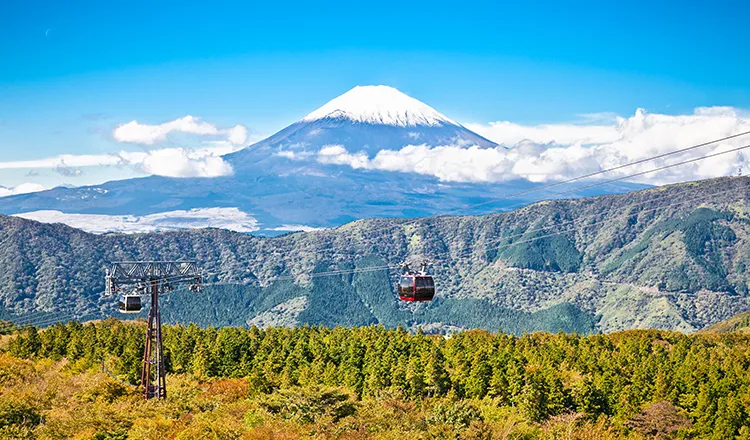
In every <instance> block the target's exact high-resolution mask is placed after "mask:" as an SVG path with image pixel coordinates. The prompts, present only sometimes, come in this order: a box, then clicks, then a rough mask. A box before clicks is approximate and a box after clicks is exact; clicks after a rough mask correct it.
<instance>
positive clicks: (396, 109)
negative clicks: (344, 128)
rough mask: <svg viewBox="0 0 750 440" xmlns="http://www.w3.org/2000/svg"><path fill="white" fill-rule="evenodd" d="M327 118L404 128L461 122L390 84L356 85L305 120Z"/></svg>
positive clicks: (304, 119)
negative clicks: (389, 85)
mask: <svg viewBox="0 0 750 440" xmlns="http://www.w3.org/2000/svg"><path fill="white" fill-rule="evenodd" d="M326 117H331V118H342V117H343V118H347V119H350V120H352V121H355V122H364V123H369V124H384V125H397V126H401V127H407V126H415V125H428V126H441V125H446V124H451V125H458V124H457V123H456V122H454V121H452V120H450V119H448V117H446V116H445V115H443V114H441V113H440V112H438V111H437V110H435V109H434V108H432V107H430V106H429V105H427V104H425V103H423V102H421V101H418V100H416V99H414V98H412V97H411V96H408V95H405V94H404V93H401V92H399V91H398V90H396V89H394V88H393V87H388V86H357V87H355V88H353V89H351V90H349V91H348V92H346V93H344V94H343V95H341V96H339V97H338V98H335V99H333V100H331V101H329V102H328V103H327V104H325V105H324V106H323V107H320V108H319V109H317V110H315V111H314V112H312V113H310V114H309V115H307V116H305V117H304V118H303V119H302V120H303V121H315V120H318V119H323V118H326Z"/></svg>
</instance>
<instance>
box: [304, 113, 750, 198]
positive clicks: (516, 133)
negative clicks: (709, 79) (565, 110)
mask: <svg viewBox="0 0 750 440" xmlns="http://www.w3.org/2000/svg"><path fill="white" fill-rule="evenodd" d="M600 119H601V118H600ZM467 126H468V127H470V128H473V129H475V130H476V131H478V132H480V134H483V135H485V136H487V137H488V138H489V139H491V140H493V141H495V142H498V143H501V144H511V143H513V147H511V148H508V149H506V148H504V147H498V148H480V147H478V146H463V145H443V146H426V145H410V146H406V147H404V148H402V149H400V150H381V151H379V152H378V153H377V154H376V155H375V157H374V158H369V157H368V156H367V154H365V153H363V152H359V153H353V152H350V151H348V150H347V149H346V148H345V147H344V146H342V145H329V146H325V147H323V148H322V149H321V150H320V151H319V152H318V155H317V158H316V159H317V161H318V162H320V163H325V164H337V165H346V166H350V167H352V168H355V169H376V170H385V171H401V172H410V173H418V174H426V175H432V176H435V177H437V178H438V179H440V180H442V181H456V182H501V181H508V180H513V179H519V178H520V179H528V180H531V181H535V182H546V181H551V180H562V179H566V178H571V177H575V176H579V175H582V174H588V173H591V172H596V171H600V170H603V169H607V168H612V167H615V166H618V165H623V164H626V163H629V162H633V161H636V160H639V159H645V158H648V157H651V156H655V155H659V154H663V153H667V152H671V151H675V150H678V149H682V148H685V147H688V146H692V145H695V144H698V143H701V142H707V141H710V140H713V139H718V138H722V137H726V136H729V135H732V134H737V133H741V132H745V131H750V117H749V116H748V114H747V113H746V112H743V111H741V110H738V109H734V108H730V107H710V108H697V109H696V110H695V111H694V113H693V114H690V115H677V116H674V115H663V114H651V113H647V112H646V111H644V110H642V109H639V110H638V111H636V113H635V114H634V115H633V116H632V117H629V118H617V119H616V120H614V122H612V123H611V125H575V124H561V125H540V126H520V125H517V124H512V123H510V122H495V123H491V124H489V125H486V126H477V125H476V124H474V125H472V124H467ZM748 144H750V136H744V137H740V138H736V139H732V140H729V141H725V142H722V143H720V144H713V145H710V146H706V147H703V148H700V149H696V150H693V151H691V152H688V153H683V154H680V155H674V156H670V157H667V158H664V159H660V160H657V161H650V162H647V163H644V164H641V165H638V166H635V167H628V168H625V169H622V170H620V171H617V172H615V173H612V174H610V175H607V176H605V177H606V178H612V177H622V176H625V175H629V174H633V173H636V172H640V171H646V170H650V169H652V168H655V167H658V166H662V165H666V164H671V163H675V162H681V161H684V160H687V159H690V158H695V157H700V156H704V155H707V154H711V153H715V152H719V151H726V150H727V149H730V148H734V147H737V146H740V145H748ZM746 157H750V155H743V154H742V153H741V152H736V153H729V154H726V155H722V156H718V157H716V158H712V159H707V160H703V161H699V162H695V163H692V164H689V165H683V166H679V167H675V168H671V169H669V170H666V171H662V172H659V173H654V174H648V175H645V176H642V177H640V178H638V179H636V180H637V181H640V182H644V183H653V184H661V183H669V182H678V181H685V180H695V179H704V178H710V177H717V176H722V175H728V174H733V173H735V172H736V171H737V170H738V169H739V168H745V169H747V168H748V167H749V166H750V161H748V159H747V158H746Z"/></svg>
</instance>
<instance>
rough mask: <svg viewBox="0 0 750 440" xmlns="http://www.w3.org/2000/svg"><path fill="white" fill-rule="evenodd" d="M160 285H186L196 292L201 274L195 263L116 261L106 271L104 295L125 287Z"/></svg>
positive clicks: (201, 278) (201, 281)
mask: <svg viewBox="0 0 750 440" xmlns="http://www.w3.org/2000/svg"><path fill="white" fill-rule="evenodd" d="M152 283H159V284H162V285H163V286H164V287H165V289H163V290H170V289H169V288H167V287H168V286H174V285H177V284H188V285H189V288H190V289H191V290H197V289H199V288H200V287H201V285H202V284H203V274H202V272H201V270H200V269H199V268H198V263H197V262H196V261H117V262H113V263H112V265H111V267H110V268H109V269H108V270H107V276H106V289H105V290H106V292H105V293H106V294H107V295H114V294H116V293H118V292H120V291H121V290H122V289H123V288H124V287H126V286H132V285H148V284H152Z"/></svg>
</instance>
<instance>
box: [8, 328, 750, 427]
mask: <svg viewBox="0 0 750 440" xmlns="http://www.w3.org/2000/svg"><path fill="white" fill-rule="evenodd" d="M144 330H145V326H144V325H143V323H142V322H121V321H116V320H113V319H110V320H106V321H102V322H97V323H88V324H81V323H75V322H71V323H68V324H56V325H54V326H52V327H49V328H47V329H43V330H38V329H35V328H28V329H23V330H22V331H20V332H18V333H15V334H13V335H6V336H3V339H2V344H0V347H2V352H1V353H0V391H1V393H0V438H22V439H34V438H39V439H57V438H60V439H62V438H78V439H141V438H153V439H157V438H158V439H166V438H176V439H187V438H201V439H203V438H205V439H297V438H321V439H391V438H398V439H622V438H628V439H641V438H660V439H670V438H680V439H683V438H684V439H688V438H690V439H693V438H694V439H703V438H705V439H750V371H749V370H750V368H748V367H750V350H749V349H748V348H749V343H750V336H748V335H743V334H695V335H684V334H681V333H675V332H665V331H654V330H637V331H625V332H618V333H613V334H607V335H598V334H595V335H576V334H563V333H558V334H550V333H543V332H539V333H533V334H524V335H521V336H514V335H510V334H503V333H490V332H487V331H483V330H474V331H467V332H463V333H459V334H456V335H454V336H452V337H449V338H446V337H443V336H435V335H425V334H423V333H422V332H416V333H410V332H407V331H406V330H404V329H402V328H397V329H387V328H384V327H383V326H376V325H371V326H366V327H359V328H346V327H336V328H328V327H322V326H304V327H298V328H295V329H289V328H268V329H265V330H260V329H258V328H255V327H251V328H250V329H243V328H234V327H225V328H221V329H215V328H200V327H198V326H196V325H190V326H187V327H185V326H165V327H164V349H165V356H166V364H167V365H166V366H167V370H168V376H167V387H168V395H167V399H165V400H162V401H157V400H151V401H148V402H144V400H143V397H142V396H141V395H140V394H139V393H138V391H137V388H136V387H135V386H133V385H132V384H135V383H137V381H138V379H139V374H140V367H141V362H142V358H141V356H142V352H143V339H144Z"/></svg>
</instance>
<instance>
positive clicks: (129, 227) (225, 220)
mask: <svg viewBox="0 0 750 440" xmlns="http://www.w3.org/2000/svg"><path fill="white" fill-rule="evenodd" d="M15 216H16V217H22V218H25V219H28V220H36V221H38V222H42V223H64V224H66V225H68V226H71V227H74V228H78V229H82V230H84V231H87V232H91V233H94V234H104V233H108V232H117V233H123V234H135V233H145V232H155V231H172V230H180V229H193V228H221V229H228V230H231V231H237V232H254V231H257V230H258V229H259V227H258V225H259V223H258V221H257V220H256V219H255V218H254V217H252V216H251V215H249V214H247V213H245V212H242V211H240V210H239V209H237V208H195V209H191V210H187V211H186V210H177V211H166V212H159V213H155V214H149V215H143V216H136V215H106V214H68V213H64V212H60V211H54V210H43V211H33V212H25V213H22V214H15Z"/></svg>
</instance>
